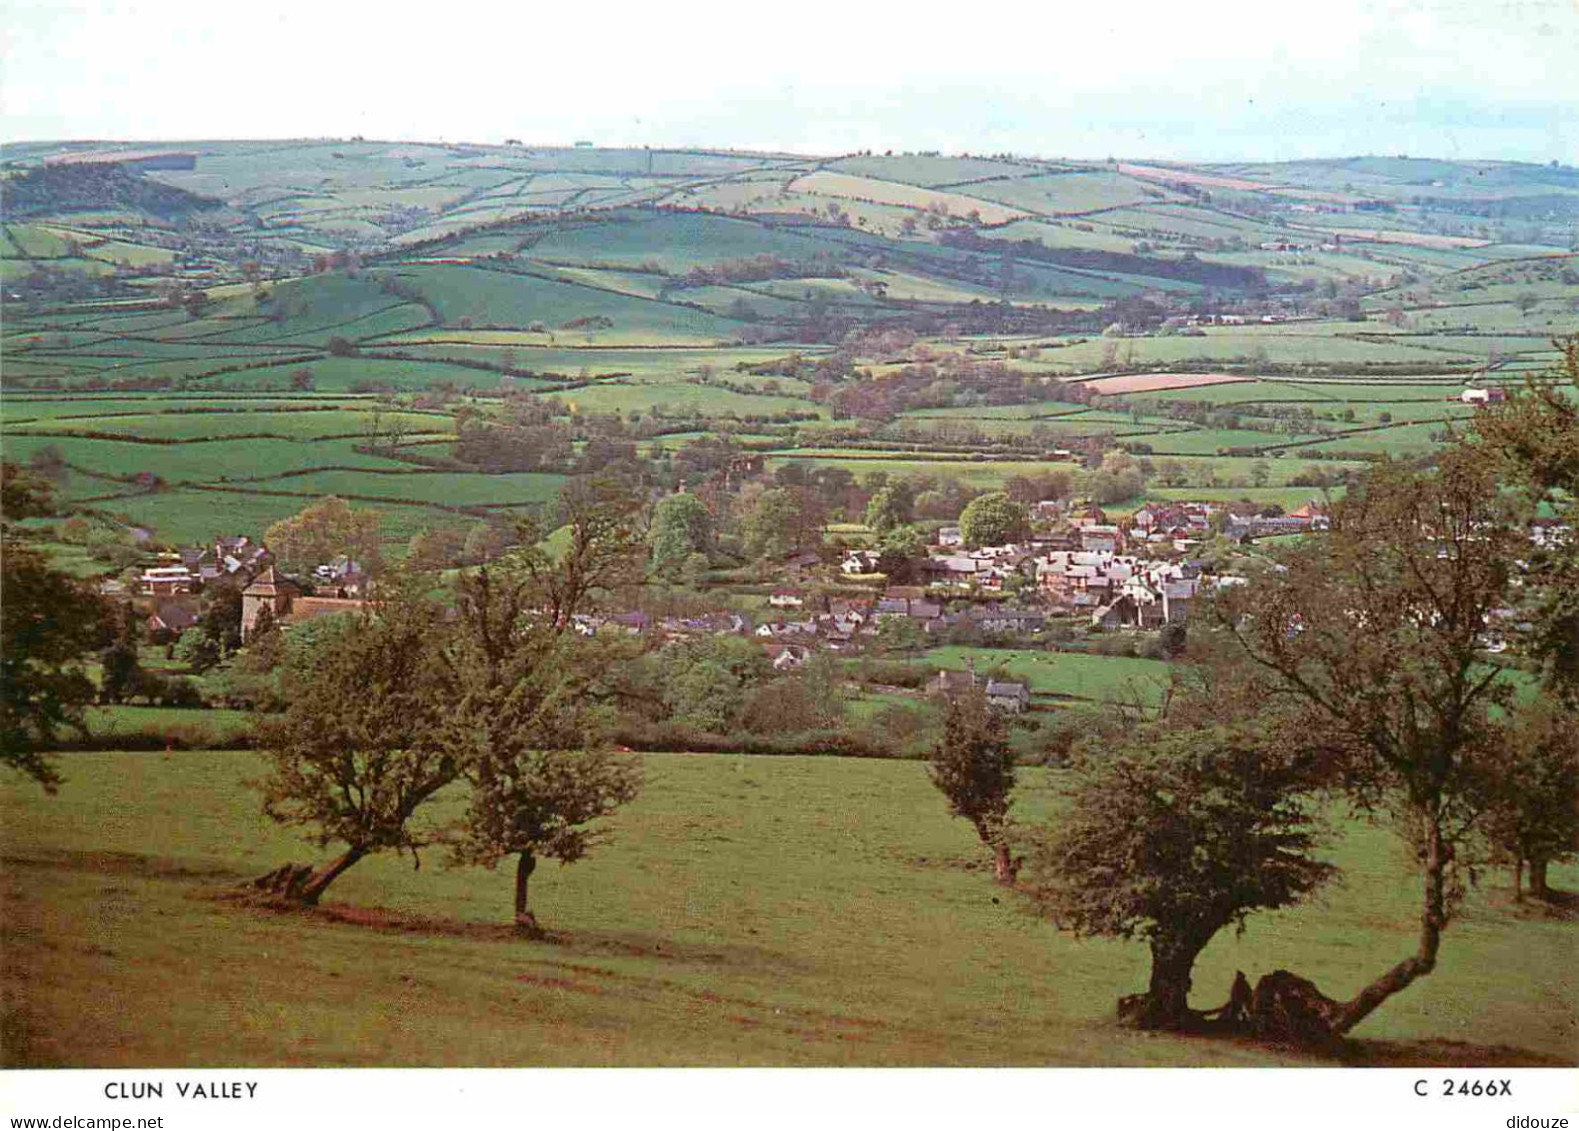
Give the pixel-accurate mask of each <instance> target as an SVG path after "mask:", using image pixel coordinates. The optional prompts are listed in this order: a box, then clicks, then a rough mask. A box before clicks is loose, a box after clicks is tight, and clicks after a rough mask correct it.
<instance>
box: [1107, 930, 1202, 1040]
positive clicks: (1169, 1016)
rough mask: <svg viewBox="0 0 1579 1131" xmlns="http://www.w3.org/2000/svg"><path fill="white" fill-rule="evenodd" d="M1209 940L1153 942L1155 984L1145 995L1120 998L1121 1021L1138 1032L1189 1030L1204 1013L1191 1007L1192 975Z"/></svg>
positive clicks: (1152, 962)
mask: <svg viewBox="0 0 1579 1131" xmlns="http://www.w3.org/2000/svg"><path fill="white" fill-rule="evenodd" d="M1209 938H1210V936H1208V937H1207V938H1206V939H1201V940H1199V941H1197V940H1196V939H1194V938H1173V937H1163V936H1157V937H1154V938H1153V939H1152V940H1151V984H1150V986H1149V987H1148V988H1147V990H1146V992H1145V993H1143V994H1131V995H1130V996H1128V997H1122V998H1119V1001H1118V1016H1119V1020H1120V1021H1122V1022H1123V1023H1124V1024H1126V1025H1130V1026H1133V1027H1134V1028H1137V1029H1185V1028H1192V1027H1194V1026H1196V1025H1198V1024H1199V1023H1200V1022H1201V1020H1202V1019H1203V1016H1204V1015H1203V1014H1201V1013H1198V1012H1196V1011H1195V1010H1192V1009H1191V1008H1190V1000H1189V999H1190V974H1191V971H1192V970H1194V968H1195V959H1196V958H1197V956H1199V955H1200V953H1201V951H1202V950H1204V949H1205V948H1206V943H1207V941H1208V940H1209Z"/></svg>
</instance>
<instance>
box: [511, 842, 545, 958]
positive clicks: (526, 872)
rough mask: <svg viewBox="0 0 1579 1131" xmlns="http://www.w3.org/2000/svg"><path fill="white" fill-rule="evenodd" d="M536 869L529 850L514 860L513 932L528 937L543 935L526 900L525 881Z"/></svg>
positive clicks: (534, 937) (534, 860) (535, 937)
mask: <svg viewBox="0 0 1579 1131" xmlns="http://www.w3.org/2000/svg"><path fill="white" fill-rule="evenodd" d="M536 870H537V857H535V856H533V855H532V854H531V853H530V852H523V853H521V854H520V855H519V856H517V857H516V860H515V933H516V934H518V935H522V936H524V937H526V938H529V939H540V938H542V937H543V928H541V927H539V926H538V925H537V916H536V915H533V914H532V911H531V908H530V907H528V905H527V901H526V885H527V881H529V880H530V879H531V878H532V873H533V872H534V871H536Z"/></svg>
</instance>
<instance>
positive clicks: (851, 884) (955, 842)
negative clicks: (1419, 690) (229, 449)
mask: <svg viewBox="0 0 1579 1131" xmlns="http://www.w3.org/2000/svg"><path fill="white" fill-rule="evenodd" d="M63 765H64V770H65V773H66V777H67V779H68V780H67V783H66V784H65V786H64V787H63V788H62V790H61V792H60V794H59V795H58V796H56V797H53V798H50V797H46V796H44V795H43V794H42V793H41V792H40V791H39V790H38V789H37V787H36V786H33V785H31V784H28V783H23V782H20V781H18V780H17V779H14V778H8V779H6V781H5V782H4V785H3V787H0V850H3V855H4V859H5V867H4V871H3V875H0V892H3V900H4V906H3V912H4V913H3V916H0V920H3V923H4V930H5V946H4V951H3V967H0V971H3V979H4V982H3V984H4V1028H3V1032H4V1034H5V1037H4V1046H3V1047H4V1057H5V1061H6V1063H7V1064H8V1065H13V1066H18V1065H29V1066H45V1065H57V1066H66V1065H71V1066H105V1067H110V1066H139V1065H154V1064H162V1065H182V1066H189V1067H200V1066H207V1065H235V1064H245V1065H251V1066H268V1065H346V1066H349V1065H374V1064H382V1065H407V1066H412V1065H434V1066H438V1065H568V1064H587V1065H611V1064H624V1065H656V1064H670V1065H703V1064H709V1065H745V1064H785V1065H793V1064H800V1065H805V1064H825V1065H841V1064H850V1065H856V1064H865V1065H907V1064H915V1065H944V1064H962V1065H963V1064H977V1065H991V1064H1003V1065H1008V1064H1018V1065H1121V1064H1122V1065H1176V1066H1177V1065H1213V1064H1215V1065H1264V1064H1314V1063H1321V1062H1319V1061H1315V1060H1312V1059H1309V1058H1303V1057H1296V1056H1291V1055H1288V1054H1283V1053H1278V1052H1276V1051H1274V1050H1269V1049H1264V1048H1259V1047H1256V1046H1253V1045H1248V1044H1239V1043H1221V1042H1212V1041H1205V1040H1199V1039H1178V1038H1172V1037H1166V1036H1144V1035H1138V1034H1133V1033H1128V1032H1125V1031H1123V1030H1120V1029H1118V1028H1116V1027H1115V1026H1114V1025H1113V1023H1112V1022H1111V1015H1112V1007H1113V1002H1114V999H1115V998H1116V997H1117V996H1118V995H1120V994H1123V993H1129V992H1132V991H1134V990H1137V989H1139V988H1141V987H1142V986H1143V984H1144V978H1145V971H1146V957H1145V951H1144V948H1143V947H1142V946H1141V945H1139V944H1126V943H1118V942H1090V941H1087V942H1081V941H1076V940H1074V939H1073V938H1071V937H1069V936H1067V935H1063V934H1060V933H1059V932H1057V931H1055V930H1054V929H1052V928H1051V927H1050V926H1049V925H1047V924H1045V923H1043V922H1041V921H1040V920H1038V919H1037V918H1036V917H1034V916H1033V915H1031V914H1028V913H1027V911H1026V910H1025V908H1024V906H1023V905H1022V903H1021V900H1020V899H1019V897H1017V896H1015V895H1013V894H1010V893H1006V892H1004V891H1002V890H1001V889H999V888H997V887H995V886H994V885H993V884H992V883H991V882H990V879H989V877H988V874H987V873H986V870H985V869H984V860H983V852H982V849H981V847H980V844H979V842H977V841H976V840H975V838H974V834H973V833H971V832H970V831H969V829H968V828H967V827H966V826H965V825H964V824H963V823H962V822H959V821H955V820H951V819H950V818H949V817H948V816H947V815H946V812H945V810H944V807H943V803H942V801H941V799H940V798H939V796H938V795H937V794H936V792H935V791H934V790H933V789H932V787H931V785H930V784H929V783H928V782H927V780H926V775H925V771H924V768H923V767H922V766H921V765H920V764H918V763H914V762H883V761H857V760H845V759H816V758H749V757H730V756H693V755H653V756H648V757H646V758H645V765H646V775H647V784H646V788H645V791H644V793H643V795H642V796H641V797H640V799H639V800H637V801H636V802H635V803H633V804H632V805H630V806H628V807H627V808H626V809H625V810H623V811H622V812H621V813H620V814H619V816H618V817H617V818H616V819H615V821H614V831H615V834H616V835H615V839H614V841H613V843H611V844H609V845H607V846H606V847H604V848H602V849H600V850H598V851H597V852H596V853H595V854H594V855H593V856H592V857H591V858H589V859H588V860H586V861H584V862H582V863H580V864H577V865H576V866H574V867H573V868H570V869H564V870H561V869H558V868H543V869H539V871H538V875H537V877H536V879H535V880H534V891H535V894H534V900H535V902H536V905H537V910H538V913H539V915H540V917H541V918H542V919H543V920H544V921H545V923H546V924H547V925H549V926H550V927H552V928H554V929H555V930H556V931H558V932H559V933H560V935H559V939H558V941H557V942H553V943H525V942H518V941H515V940H513V939H512V938H510V937H509V935H508V933H507V932H506V931H505V930H504V928H503V926H502V924H504V923H505V921H506V919H507V912H508V906H509V894H510V893H509V887H510V880H509V877H508V876H507V875H506V874H505V873H503V872H500V873H489V872H486V871H482V870H475V869H466V870H453V869H448V868H445V867H443V866H442V865H441V861H440V859H439V856H438V854H437V853H431V852H430V853H426V854H424V857H423V862H422V868H421V870H420V871H417V870H413V869H412V867H411V864H410V862H409V861H405V862H402V861H400V860H398V859H395V858H389V859H379V858H374V859H371V860H368V861H366V862H364V863H362V864H360V865H358V866H357V867H356V868H355V869H353V870H352V871H351V872H349V873H347V874H346V876H345V877H344V878H342V879H341V880H340V881H339V882H338V883H337V884H336V885H335V887H334V888H333V889H332V890H331V892H330V896H329V899H328V902H327V903H326V905H325V907H324V908H323V909H322V910H321V911H320V912H319V913H316V914H311V915H308V914H279V913H273V912H263V911H257V910H251V909H247V908H245V907H243V906H241V905H238V904H236V903H233V902H227V901H224V900H223V899H219V898H216V896H218V895H219V894H220V893H223V892H225V891H226V890H227V889H229V888H230V886H231V885H233V884H234V883H235V882H237V881H239V880H240V879H242V878H243V877H246V876H248V875H251V874H254V873H257V872H260V871H262V870H264V869H266V868H269V867H272V866H274V865H276V864H278V863H280V862H282V861H284V860H287V859H296V860H302V859H308V858H316V857H317V856H318V855H319V852H318V850H316V849H313V848H310V847H308V846H306V845H304V844H303V843H302V842H300V841H298V840H296V839H295V838H294V837H293V836H291V835H289V834H287V833H285V832H282V831H281V830H279V829H277V828H275V827H273V826H271V825H270V824H269V823H267V822H266V821H265V820H264V819H263V818H262V817H261V816H260V815H259V812H258V807H257V800H256V797H255V795H254V794H253V793H252V792H251V791H250V790H249V789H248V788H247V786H246V785H245V782H246V781H247V780H248V779H250V778H252V777H254V776H256V775H257V774H258V773H259V772H260V763H259V761H258V760H257V758H256V757H255V756H253V755H251V754H247V753H180V752H178V753H175V754H172V755H170V756H168V757H166V756H165V755H163V754H160V753H153V754H83V755H70V756H67V757H65V758H64V759H63ZM1021 778H1022V787H1021V790H1020V796H1019V801H1018V804H1017V809H1016V812H1017V815H1018V816H1019V817H1020V818H1021V819H1023V820H1038V819H1042V818H1044V817H1047V816H1048V815H1053V819H1056V811H1057V808H1058V804H1059V803H1058V800H1057V796H1056V792H1055V789H1056V785H1057V782H1058V776H1057V772H1056V771H1042V770H1028V771H1024V772H1023V773H1022V775H1021ZM453 803H454V799H451V800H450V807H449V809H448V810H447V811H446V813H443V814H440V816H441V817H442V816H446V815H449V814H453V813H454V804H453ZM1340 828H1341V832H1340V835H1339V838H1338V840H1337V842H1336V844H1335V845H1334V847H1333V848H1332V851H1331V853H1330V855H1331V858H1332V859H1333V860H1334V861H1335V862H1337V863H1338V864H1340V865H1341V866H1342V867H1343V868H1344V869H1345V879H1344V881H1343V882H1342V883H1340V884H1337V885H1335V886H1332V887H1330V888H1328V889H1327V890H1326V892H1325V893H1324V894H1323V896H1322V897H1321V898H1320V899H1319V900H1318V901H1317V902H1314V903H1312V904H1311V905H1309V906H1307V907H1303V908H1298V909H1294V910H1291V911H1287V912H1279V913H1275V914H1267V915H1262V916H1258V917H1256V918H1255V919H1253V920H1252V922H1251V924H1250V926H1249V929H1248V930H1247V931H1246V933H1245V934H1244V935H1243V936H1242V937H1238V938H1235V937H1233V936H1232V935H1225V936H1221V937H1219V938H1218V939H1217V940H1216V941H1214V943H1213V944H1212V946H1211V947H1210V948H1209V949H1208V950H1207V952H1206V953H1205V954H1204V955H1203V956H1202V959H1201V961H1200V963H1199V965H1198V967H1197V977H1196V986H1197V993H1196V1003H1197V1004H1199V1005H1215V1004H1217V1003H1218V1001H1220V1000H1221V999H1222V998H1223V997H1224V996H1225V995H1226V990H1227V987H1228V984H1229V982H1230V981H1231V980H1232V978H1233V973H1234V971H1235V970H1238V969H1242V970H1244V971H1246V973H1247V974H1249V975H1250V976H1251V977H1252V979H1254V978H1255V977H1257V976H1258V975H1259V974H1261V973H1265V972H1267V971H1270V970H1272V969H1275V968H1279V967H1286V968H1289V969H1293V970H1296V971H1298V972H1300V973H1302V974H1305V975H1307V976H1309V977H1312V978H1313V979H1315V980H1316V981H1317V983H1318V984H1319V985H1321V986H1322V987H1323V989H1325V990H1326V991H1327V992H1329V993H1331V994H1334V995H1341V996H1347V995H1349V994H1352V993H1353V992H1355V991H1356V990H1357V989H1358V988H1359V987H1360V986H1361V985H1362V984H1364V982H1366V981H1367V980H1369V979H1370V978H1371V977H1373V976H1375V975H1376V974H1378V973H1379V972H1380V971H1381V970H1382V969H1384V968H1385V967H1386V966H1388V965H1390V964H1391V963H1392V962H1394V961H1396V960H1398V959H1399V958H1401V957H1402V956H1403V955H1404V954H1406V953H1410V952H1412V950H1413V947H1414V929H1415V921H1416V918H1417V912H1416V905H1415V894H1414V885H1413V883H1412V881H1411V879H1410V877H1409V867H1408V862H1407V860H1406V853H1405V852H1404V851H1403V850H1402V848H1401V847H1400V844H1399V842H1398V841H1397V840H1396V839H1395V838H1393V837H1392V835H1391V834H1390V833H1388V832H1385V831H1383V830H1380V829H1377V828H1373V827H1371V826H1368V825H1364V824H1359V823H1354V822H1348V821H1345V822H1343V823H1342V824H1341V826H1340ZM1553 881H1554V883H1555V884H1556V885H1557V886H1559V887H1565V888H1569V889H1571V888H1573V887H1574V885H1575V883H1576V882H1579V871H1576V870H1575V869H1572V868H1562V869H1555V870H1554V873H1553ZM1504 883H1505V877H1503V876H1501V875H1498V874H1491V873H1488V874H1486V875H1484V876H1483V878H1482V882H1481V886H1480V887H1479V888H1476V889H1472V890H1471V891H1470V892H1469V893H1468V896H1467V898H1466V901H1465V905H1464V908H1463V910H1462V913H1461V916H1460V918H1459V920H1458V921H1456V922H1455V923H1454V924H1453V925H1452V926H1451V927H1450V929H1449V931H1448V933H1447V935H1446V937H1445V941H1444V945H1443V949H1442V959H1441V964H1440V966H1439V968H1438V969H1437V971H1436V972H1435V973H1434V974H1432V975H1431V976H1430V977H1428V978H1426V979H1424V980H1422V981H1421V982H1419V983H1417V984H1416V985H1415V986H1414V987H1412V988H1411V989H1410V990H1408V991H1407V992H1406V993H1404V994H1403V995H1400V996H1399V997H1397V998H1395V999H1393V1000H1392V1001H1390V1002H1389V1003H1387V1004H1386V1005H1385V1006H1384V1007H1383V1008H1382V1009H1381V1010H1380V1011H1379V1012H1378V1013H1377V1014H1375V1015H1374V1016H1373V1017H1372V1018H1371V1019H1369V1020H1368V1021H1367V1022H1366V1024H1365V1025H1364V1026H1363V1027H1362V1029H1361V1030H1360V1032H1359V1033H1357V1034H1356V1036H1357V1037H1358V1038H1359V1040H1358V1041H1357V1042H1356V1044H1355V1047H1354V1048H1353V1049H1352V1050H1351V1056H1352V1057H1353V1058H1355V1059H1357V1060H1359V1061H1361V1062H1372V1063H1374V1062H1386V1063H1442V1064H1455V1063H1474V1064H1506V1063H1525V1064H1531V1063H1537V1064H1542V1063H1563V1064H1573V1063H1575V1061H1576V1060H1579V1035H1576V1031H1575V1017H1576V1016H1579V1008H1576V1007H1579V996H1576V985H1575V974H1574V971H1575V970H1576V969H1579V963H1576V962H1575V958H1576V957H1579V951H1576V945H1575V944H1576V939H1579V936H1576V934H1575V929H1574V926H1573V924H1572V923H1568V922H1560V921H1556V920H1552V919H1547V918H1544V917H1542V916H1540V915H1538V914H1536V913H1534V912H1532V911H1527V910H1518V909H1515V908H1513V907H1512V906H1511V905H1510V904H1509V903H1508V901H1507V899H1506V897H1505V894H1504V892H1503V891H1502V885H1503V884H1504ZM1493 885H1496V886H1493Z"/></svg>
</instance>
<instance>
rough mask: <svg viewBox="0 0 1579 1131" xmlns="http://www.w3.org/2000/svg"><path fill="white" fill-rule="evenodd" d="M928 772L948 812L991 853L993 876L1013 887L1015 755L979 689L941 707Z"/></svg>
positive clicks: (1004, 727) (1001, 723)
mask: <svg viewBox="0 0 1579 1131" xmlns="http://www.w3.org/2000/svg"><path fill="white" fill-rule="evenodd" d="M927 770H928V773H929V775H930V776H931V778H932V784H933V785H935V786H937V787H938V790H939V791H940V792H941V793H942V794H943V796H944V797H946V798H948V805H949V812H950V813H951V814H953V815H954V816H956V817H963V818H964V819H965V820H967V821H969V822H970V824H971V827H972V828H974V829H975V830H976V835H977V836H979V837H980V838H981V842H982V843H983V844H985V845H986V846H987V847H988V848H989V849H991V850H992V871H993V878H994V879H996V880H997V881H998V882H999V883H1000V884H1012V883H1013V882H1014V877H1015V873H1016V872H1017V870H1018V867H1019V866H1018V864H1017V863H1016V862H1015V860H1014V859H1013V857H1012V856H1011V854H1010V849H1009V839H1008V833H1009V801H1010V797H1009V795H1010V793H1011V792H1012V791H1013V789H1014V752H1013V751H1012V750H1011V749H1010V747H1009V729H1008V726H1007V724H1006V723H1005V722H1004V719H1003V716H1002V715H1001V714H1000V713H999V712H998V711H997V710H996V709H994V708H993V706H992V704H990V703H988V702H987V696H986V694H985V693H984V692H983V691H982V689H981V688H979V687H972V688H971V689H970V690H969V691H968V692H965V693H964V694H961V695H958V696H956V697H955V698H954V699H952V700H950V701H949V703H948V705H947V706H946V707H945V708H944V710H943V737H942V738H941V739H940V740H939V742H938V744H937V746H936V747H935V748H934V749H933V752H932V760H931V763H930V765H929V766H928V767H927Z"/></svg>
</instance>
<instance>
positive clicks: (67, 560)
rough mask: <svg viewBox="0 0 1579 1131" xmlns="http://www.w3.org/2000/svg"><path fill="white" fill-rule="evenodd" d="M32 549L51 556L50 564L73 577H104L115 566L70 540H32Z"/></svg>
mask: <svg viewBox="0 0 1579 1131" xmlns="http://www.w3.org/2000/svg"><path fill="white" fill-rule="evenodd" d="M29 545H30V547H31V548H32V549H35V550H37V551H39V552H40V553H42V554H45V555H47V556H48V557H49V564H50V565H51V566H53V567H54V568H56V569H59V570H63V571H65V572H66V573H69V574H70V575H71V576H72V577H102V576H104V574H106V573H109V572H110V571H111V570H112V569H113V567H112V566H109V565H107V564H105V563H104V562H101V561H97V560H95V559H94V558H91V557H89V556H88V551H87V550H86V549H84V548H83V547H82V546H78V545H74V544H73V543H70V542H43V541H37V542H31V543H29Z"/></svg>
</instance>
